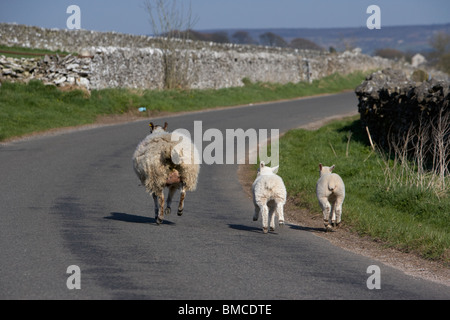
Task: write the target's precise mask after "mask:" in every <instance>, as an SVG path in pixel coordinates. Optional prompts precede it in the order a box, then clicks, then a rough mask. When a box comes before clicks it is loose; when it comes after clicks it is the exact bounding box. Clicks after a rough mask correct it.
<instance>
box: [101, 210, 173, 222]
mask: <svg viewBox="0 0 450 320" xmlns="http://www.w3.org/2000/svg"><path fill="white" fill-rule="evenodd" d="M104 218H105V219H109V220H117V221H124V222H133V223H154V224H156V219H155V218H150V217H143V216H138V215H135V214H129V213H124V212H110V216H107V217H104ZM162 224H168V225H173V224H175V223H173V222H170V221H167V220H164V221H163V222H162Z"/></svg>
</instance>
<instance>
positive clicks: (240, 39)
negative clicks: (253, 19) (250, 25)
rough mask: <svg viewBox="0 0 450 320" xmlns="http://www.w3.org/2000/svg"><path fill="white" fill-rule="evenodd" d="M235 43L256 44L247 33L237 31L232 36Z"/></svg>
mask: <svg viewBox="0 0 450 320" xmlns="http://www.w3.org/2000/svg"><path fill="white" fill-rule="evenodd" d="M231 39H233V42H234V43H237V44H254V43H255V40H253V38H252V36H251V35H250V34H249V33H248V32H247V31H236V32H235V33H233V35H232V36H231Z"/></svg>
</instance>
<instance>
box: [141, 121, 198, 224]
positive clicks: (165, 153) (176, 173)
mask: <svg viewBox="0 0 450 320" xmlns="http://www.w3.org/2000/svg"><path fill="white" fill-rule="evenodd" d="M166 130H167V122H166V123H165V124H164V127H161V126H155V125H153V123H152V122H150V134H149V135H148V136H147V137H146V138H145V139H144V140H142V141H141V142H140V143H139V144H138V146H137V148H136V150H135V152H134V154H133V167H134V171H135V172H136V175H137V176H138V178H139V179H140V180H141V183H142V184H143V185H144V186H145V188H146V191H147V192H148V193H150V194H151V195H152V197H153V201H154V202H155V219H156V223H157V224H161V223H162V221H163V219H164V214H169V213H170V206H171V203H172V197H173V195H174V193H175V191H176V190H178V189H180V202H179V204H178V215H179V216H181V215H182V214H183V209H184V199H185V195H186V191H194V190H195V189H196V187H197V180H198V174H199V172H200V166H199V164H196V163H195V161H194V159H198V151H197V149H196V148H195V146H194V144H193V143H192V141H191V140H190V138H188V137H187V136H184V135H182V134H180V133H177V132H173V133H170V132H167V131H166ZM166 187H167V188H169V194H168V197H167V204H166V209H165V210H164V189H165V188H166Z"/></svg>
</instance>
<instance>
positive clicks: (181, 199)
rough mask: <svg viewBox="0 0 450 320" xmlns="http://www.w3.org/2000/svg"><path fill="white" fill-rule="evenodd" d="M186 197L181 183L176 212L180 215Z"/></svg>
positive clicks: (184, 188)
mask: <svg viewBox="0 0 450 320" xmlns="http://www.w3.org/2000/svg"><path fill="white" fill-rule="evenodd" d="M185 198H186V187H185V186H184V185H183V186H182V187H181V190H180V202H179V203H178V212H177V214H178V215H179V216H181V215H182V214H183V210H184V199H185Z"/></svg>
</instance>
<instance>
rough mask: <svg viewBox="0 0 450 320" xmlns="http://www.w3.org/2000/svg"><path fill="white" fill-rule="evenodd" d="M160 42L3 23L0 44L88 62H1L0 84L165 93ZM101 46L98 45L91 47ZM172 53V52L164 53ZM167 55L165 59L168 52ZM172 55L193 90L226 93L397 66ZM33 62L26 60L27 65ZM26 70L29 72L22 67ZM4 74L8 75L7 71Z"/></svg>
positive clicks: (294, 53) (232, 54)
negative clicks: (249, 85) (37, 82)
mask: <svg viewBox="0 0 450 320" xmlns="http://www.w3.org/2000/svg"><path fill="white" fill-rule="evenodd" d="M161 41H162V39H158V38H152V37H146V36H134V35H126V34H119V33H111V32H110V33H104V32H94V31H87V30H56V29H43V28H38V27H28V26H23V25H16V24H0V44H4V45H8V46H11V45H15V46H24V47H33V48H45V49H51V50H62V51H67V52H78V53H84V54H85V55H86V56H89V57H80V56H76V55H71V56H69V57H59V56H58V57H45V58H42V59H41V60H36V59H34V61H33V62H32V64H33V65H36V67H34V68H33V67H30V66H27V67H26V68H27V70H26V72H25V71H24V72H21V71H20V67H19V68H16V69H17V71H13V70H12V69H11V67H10V66H9V65H11V63H13V64H15V65H20V64H23V63H25V62H24V61H25V59H15V60H14V61H12V60H11V59H9V60H11V61H6V60H8V58H4V57H3V58H0V79H1V78H6V79H10V80H25V81H26V80H28V79H33V78H35V79H41V80H42V81H44V82H46V83H53V84H56V85H61V86H64V85H67V84H79V85H82V86H84V87H87V88H89V89H102V88H108V87H126V88H147V89H160V88H163V87H164V83H165V82H164V77H165V72H164V59H163V57H164V54H163V50H161V49H160V48H161V47H163V46H162V45H161ZM93 44H95V46H93ZM166 52H167V51H166ZM165 54H166V53H165ZM169 54H171V55H173V56H174V57H175V60H177V61H178V63H180V64H181V69H182V70H184V71H183V72H185V73H186V76H185V77H186V81H187V87H189V88H199V89H205V88H224V87H232V86H241V85H243V83H242V79H243V78H249V79H250V80H251V81H254V82H256V81H262V82H277V83H288V82H294V83H295V82H299V81H312V80H314V79H319V78H322V77H324V76H327V75H330V74H332V73H334V72H339V73H342V74H347V73H350V72H353V71H357V70H362V71H366V70H373V69H380V68H387V67H392V66H394V65H395V63H394V62H393V61H391V60H387V59H382V58H379V57H370V56H367V55H363V54H361V52H360V50H358V49H356V50H354V51H351V52H344V53H339V54H336V53H335V54H329V53H324V52H318V51H310V50H294V49H282V48H272V47H260V46H241V45H235V44H215V43H209V42H192V41H189V42H188V44H187V48H185V49H184V50H173V51H172V52H170V53H169ZM26 63H28V62H26ZM22 69H23V68H22ZM5 70H6V71H5Z"/></svg>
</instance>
